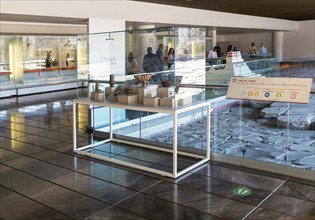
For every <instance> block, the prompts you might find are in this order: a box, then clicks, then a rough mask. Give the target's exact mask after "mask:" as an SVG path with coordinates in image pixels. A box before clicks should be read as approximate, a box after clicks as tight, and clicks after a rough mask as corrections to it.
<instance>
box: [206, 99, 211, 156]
mask: <svg viewBox="0 0 315 220" xmlns="http://www.w3.org/2000/svg"><path fill="white" fill-rule="evenodd" d="M210 113H211V112H210V104H209V105H208V106H207V132H206V135H207V149H206V157H207V158H208V159H209V160H210V126H211V119H210Z"/></svg>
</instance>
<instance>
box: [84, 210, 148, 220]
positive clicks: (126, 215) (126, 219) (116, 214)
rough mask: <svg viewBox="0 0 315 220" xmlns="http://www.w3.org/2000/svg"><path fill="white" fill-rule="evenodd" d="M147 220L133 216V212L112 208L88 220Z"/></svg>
mask: <svg viewBox="0 0 315 220" xmlns="http://www.w3.org/2000/svg"><path fill="white" fill-rule="evenodd" d="M105 219H106V220H117V219H121V220H146V219H147V218H144V217H141V216H138V215H136V214H133V213H131V212H128V211H125V210H123V209H120V208H116V207H110V208H107V209H105V210H104V211H103V212H100V213H98V214H97V215H94V216H92V217H90V218H88V220H105Z"/></svg>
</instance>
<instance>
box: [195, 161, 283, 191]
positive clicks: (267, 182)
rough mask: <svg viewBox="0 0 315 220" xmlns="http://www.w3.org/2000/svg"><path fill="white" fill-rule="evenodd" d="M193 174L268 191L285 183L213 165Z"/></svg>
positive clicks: (207, 165)
mask: <svg viewBox="0 0 315 220" xmlns="http://www.w3.org/2000/svg"><path fill="white" fill-rule="evenodd" d="M193 172H195V173H198V174H201V175H205V176H210V177H215V178H218V179H222V180H226V181H230V182H234V183H238V184H242V185H246V186H250V187H254V188H260V189H263V190H267V191H273V190H275V189H276V188H277V187H278V186H280V185H281V184H282V183H283V182H284V180H282V179H276V178H273V177H268V176H262V175H258V174H254V173H250V172H245V171H240V170H237V169H231V168H226V167H222V166H217V165H213V164H205V165H204V166H203V167H202V168H201V169H198V170H197V171H193Z"/></svg>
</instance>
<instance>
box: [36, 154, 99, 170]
mask: <svg viewBox="0 0 315 220" xmlns="http://www.w3.org/2000/svg"><path fill="white" fill-rule="evenodd" d="M32 157H33V158H36V159H39V160H42V161H45V162H49V163H52V164H55V165H57V166H61V167H64V168H68V169H71V170H77V169H81V168H84V167H88V166H90V164H91V163H93V162H91V161H89V160H88V159H81V158H79V157H76V156H72V155H68V154H64V153H59V152H55V151H50V150H45V151H42V152H39V153H35V154H32Z"/></svg>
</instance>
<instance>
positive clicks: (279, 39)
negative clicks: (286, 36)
mask: <svg viewBox="0 0 315 220" xmlns="http://www.w3.org/2000/svg"><path fill="white" fill-rule="evenodd" d="M272 44H273V45H272V49H273V51H272V54H273V56H274V57H276V58H278V60H279V62H281V61H282V60H283V32H282V31H275V32H273V35H272Z"/></svg>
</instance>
